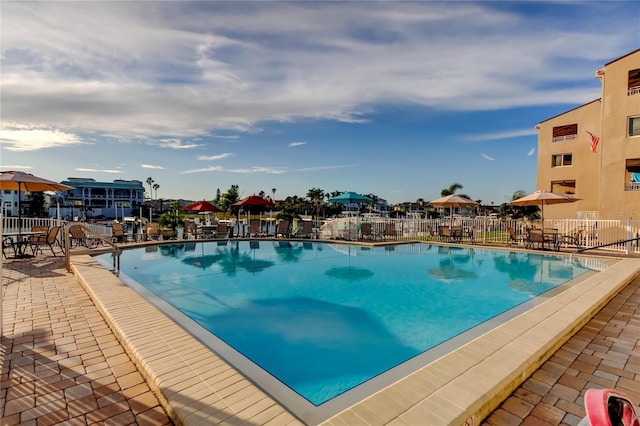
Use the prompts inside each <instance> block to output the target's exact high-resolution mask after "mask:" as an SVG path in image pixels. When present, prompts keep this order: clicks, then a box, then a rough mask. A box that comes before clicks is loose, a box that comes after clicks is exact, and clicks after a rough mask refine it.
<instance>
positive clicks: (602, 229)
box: [3, 217, 640, 254]
mask: <svg viewBox="0 0 640 426" xmlns="http://www.w3.org/2000/svg"><path fill="white" fill-rule="evenodd" d="M64 223H66V222H65V221H61V223H60V224H64ZM363 223H368V224H371V235H363V234H362V231H363V227H362V224H363ZM450 223H451V222H450V220H449V219H390V218H383V217H369V218H362V217H351V218H336V219H331V220H327V221H325V222H324V224H322V225H321V226H320V227H319V228H320V231H319V233H318V237H319V238H322V239H337V240H351V241H354V240H361V239H367V238H371V239H373V240H376V241H381V240H384V241H415V240H418V241H430V240H433V241H437V240H439V238H438V237H437V233H438V227H439V226H440V225H449V224H450ZM453 223H454V224H455V225H458V226H462V227H463V228H464V229H466V230H472V232H473V235H474V237H475V241H476V242H477V243H479V244H482V243H486V244H509V243H510V242H511V238H510V234H509V232H508V228H513V229H514V231H515V232H516V234H517V235H519V236H520V237H524V236H525V235H526V230H527V228H529V227H531V225H532V224H531V223H530V222H526V221H522V220H500V219H485V218H480V217H478V218H475V219H470V218H461V219H460V218H458V219H454V222H453ZM56 225H58V221H57V220H56V219H51V218H21V229H23V230H28V229H31V227H33V226H56ZM84 225H85V226H87V227H88V228H89V229H91V230H92V231H93V232H95V233H96V234H98V235H100V236H102V237H104V238H107V239H110V238H111V236H112V233H111V227H109V226H106V225H103V224H94V223H84ZM18 227H19V226H18V218H17V217H4V218H3V232H17V231H18ZM365 228H367V227H365ZM545 228H555V229H557V230H558V233H559V234H561V235H572V234H575V233H576V232H578V231H580V232H581V233H582V235H583V238H582V239H581V241H580V243H581V246H583V247H586V248H592V247H597V246H601V245H604V244H611V243H615V244H613V245H611V246H608V247H603V248H602V250H609V251H613V252H624V253H639V254H640V242H638V241H633V242H626V243H617V242H619V241H624V240H629V239H632V238H638V237H640V221H639V220H592V219H547V220H545ZM430 229H431V230H432V231H433V233H434V234H435V236H433V235H431V233H430ZM132 231H133V230H129V232H132ZM563 247H564V248H572V247H573V248H575V246H571V245H570V244H569V243H564V245H563Z"/></svg>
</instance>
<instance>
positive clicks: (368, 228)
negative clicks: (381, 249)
mask: <svg viewBox="0 0 640 426" xmlns="http://www.w3.org/2000/svg"><path fill="white" fill-rule="evenodd" d="M360 238H362V239H363V240H374V239H375V235H374V234H373V225H371V224H370V223H363V224H362V226H361V227H360Z"/></svg>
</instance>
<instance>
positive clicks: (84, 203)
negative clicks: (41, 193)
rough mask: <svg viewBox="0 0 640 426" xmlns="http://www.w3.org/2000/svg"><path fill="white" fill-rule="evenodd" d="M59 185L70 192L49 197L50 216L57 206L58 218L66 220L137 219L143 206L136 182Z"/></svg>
mask: <svg viewBox="0 0 640 426" xmlns="http://www.w3.org/2000/svg"><path fill="white" fill-rule="evenodd" d="M61 183H63V184H65V185H69V186H72V187H73V188H74V189H71V190H69V191H64V192H61V193H58V194H57V196H56V197H52V200H51V205H50V210H49V214H50V215H51V216H54V215H55V212H56V209H57V206H58V205H59V207H60V209H61V215H62V216H63V217H66V218H76V217H78V218H80V219H90V218H92V217H93V218H95V217H106V218H122V217H124V216H133V215H137V214H138V209H139V208H140V207H141V206H142V205H143V204H144V186H143V185H142V182H141V181H139V180H120V179H118V180H114V181H113V182H96V180H95V179H91V178H68V179H67V180H66V181H63V182H61Z"/></svg>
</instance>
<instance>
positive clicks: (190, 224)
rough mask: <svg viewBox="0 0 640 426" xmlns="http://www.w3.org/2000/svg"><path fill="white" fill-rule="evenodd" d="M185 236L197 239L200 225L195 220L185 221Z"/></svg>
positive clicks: (189, 238)
mask: <svg viewBox="0 0 640 426" xmlns="http://www.w3.org/2000/svg"><path fill="white" fill-rule="evenodd" d="M184 236H185V238H186V239H188V240H197V239H198V237H199V236H200V233H199V232H198V225H197V224H196V223H195V222H194V221H193V220H187V221H185V222H184Z"/></svg>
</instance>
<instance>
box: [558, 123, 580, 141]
mask: <svg viewBox="0 0 640 426" xmlns="http://www.w3.org/2000/svg"><path fill="white" fill-rule="evenodd" d="M577 137H578V125H577V124H566V125H564V126H557V127H554V128H553V142H563V141H569V140H574V139H576V138H577Z"/></svg>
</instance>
